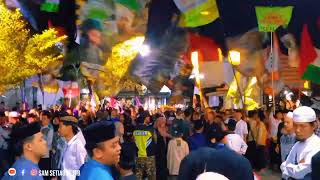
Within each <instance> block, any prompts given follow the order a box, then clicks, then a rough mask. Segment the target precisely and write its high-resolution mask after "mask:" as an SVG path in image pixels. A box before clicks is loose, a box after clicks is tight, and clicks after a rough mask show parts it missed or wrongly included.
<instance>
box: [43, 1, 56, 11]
mask: <svg viewBox="0 0 320 180" xmlns="http://www.w3.org/2000/svg"><path fill="white" fill-rule="evenodd" d="M59 4H60V0H45V1H44V3H42V4H41V7H40V9H41V11H46V12H58V11H59Z"/></svg>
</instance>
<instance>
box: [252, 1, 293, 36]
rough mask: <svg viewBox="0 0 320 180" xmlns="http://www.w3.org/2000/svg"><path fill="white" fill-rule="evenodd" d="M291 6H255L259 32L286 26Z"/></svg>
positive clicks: (271, 30) (290, 13)
mask: <svg viewBox="0 0 320 180" xmlns="http://www.w3.org/2000/svg"><path fill="white" fill-rule="evenodd" d="M292 10H293V6H286V7H264V6H257V7H256V14H257V19H258V27H259V31H261V32H274V31H275V30H276V29H277V28H278V27H279V26H285V27H286V26H288V24H289V22H290V19H291V16H292Z"/></svg>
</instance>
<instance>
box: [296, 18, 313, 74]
mask: <svg viewBox="0 0 320 180" xmlns="http://www.w3.org/2000/svg"><path fill="white" fill-rule="evenodd" d="M316 57H317V52H316V50H315V49H314V46H313V43H312V40H311V37H310V34H309V31H308V26H307V25H306V24H305V25H304V26H303V29H302V34H301V45H300V66H299V73H300V75H302V77H303V79H306V78H311V77H310V75H309V73H310V71H312V70H315V67H314V66H310V68H309V71H306V70H307V67H308V66H309V64H310V63H312V62H313V61H314V60H315V59H316ZM315 77H316V76H315Z"/></svg>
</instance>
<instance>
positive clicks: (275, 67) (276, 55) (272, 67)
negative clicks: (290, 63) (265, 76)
mask: <svg viewBox="0 0 320 180" xmlns="http://www.w3.org/2000/svg"><path fill="white" fill-rule="evenodd" d="M272 39H273V42H272V44H273V51H272V54H271V53H270V56H269V58H268V60H267V63H266V69H267V70H268V72H269V73H270V75H271V73H273V79H274V80H279V62H280V47H279V41H278V38H277V35H276V34H275V33H273V36H272ZM270 78H271V77H270Z"/></svg>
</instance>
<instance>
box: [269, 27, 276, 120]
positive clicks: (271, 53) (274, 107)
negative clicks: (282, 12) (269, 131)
mask: <svg viewBox="0 0 320 180" xmlns="http://www.w3.org/2000/svg"><path fill="white" fill-rule="evenodd" d="M270 58H271V86H272V106H273V108H272V109H273V114H275V112H276V106H275V105H276V102H275V95H274V77H273V73H274V58H273V32H271V48H270Z"/></svg>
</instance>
